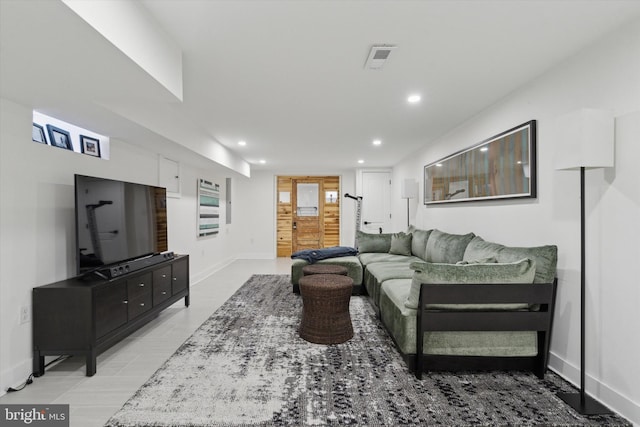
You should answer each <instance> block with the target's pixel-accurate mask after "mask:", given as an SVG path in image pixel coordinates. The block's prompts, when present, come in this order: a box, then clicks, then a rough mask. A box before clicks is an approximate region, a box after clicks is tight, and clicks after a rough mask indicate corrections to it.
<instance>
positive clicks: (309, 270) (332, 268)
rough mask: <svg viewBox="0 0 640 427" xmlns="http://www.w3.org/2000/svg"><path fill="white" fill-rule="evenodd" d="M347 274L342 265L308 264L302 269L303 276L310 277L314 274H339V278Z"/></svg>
mask: <svg viewBox="0 0 640 427" xmlns="http://www.w3.org/2000/svg"><path fill="white" fill-rule="evenodd" d="M347 273H348V270H347V267H345V266H342V265H334V264H310V265H305V266H304V267H302V275H303V276H311V275H314V274H339V275H340V276H346V275H347Z"/></svg>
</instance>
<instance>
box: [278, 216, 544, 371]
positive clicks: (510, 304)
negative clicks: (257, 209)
mask: <svg viewBox="0 0 640 427" xmlns="http://www.w3.org/2000/svg"><path fill="white" fill-rule="evenodd" d="M357 242H358V255H357V256H351V257H344V258H345V259H342V258H329V259H325V260H323V261H321V262H323V263H328V264H340V265H345V266H347V268H348V271H349V276H350V277H352V279H353V280H354V290H356V289H357V290H356V292H362V293H365V292H366V294H368V295H369V300H370V302H371V304H372V305H373V307H374V308H375V310H376V312H377V313H378V315H379V318H380V321H381V322H382V324H383V325H384V326H385V328H386V329H387V331H388V332H389V335H390V336H391V337H392V338H393V340H394V342H395V343H396V346H397V348H398V350H399V351H400V352H401V353H402V355H403V358H404V359H405V361H406V362H407V364H408V365H409V366H410V368H411V369H416V373H417V374H418V375H420V374H421V373H422V371H423V370H426V371H428V370H459V369H482V370H484V369H527V370H532V371H534V372H535V373H536V374H537V375H538V376H542V375H544V371H545V370H546V366H547V357H548V351H549V342H550V333H551V324H552V321H553V309H554V300H555V290H556V280H555V276H556V264H557V247H556V246H553V245H548V246H539V247H508V246H504V245H501V244H497V243H492V242H487V241H485V240H484V239H482V238H481V237H479V236H476V235H475V234H473V233H468V234H464V235H457V234H450V233H445V232H442V231H440V230H421V229H417V228H415V227H413V226H410V227H409V229H408V230H407V232H406V233H395V234H366V233H361V232H358V236H357ZM306 264H307V263H306V261H302V260H294V262H293V265H292V270H291V271H292V274H291V277H292V284H293V286H294V291H295V290H296V285H297V281H298V279H299V278H300V277H301V275H302V267H303V266H304V265H306ZM356 287H357V288H356ZM419 348H420V349H422V351H418V349H419ZM418 356H419V357H418Z"/></svg>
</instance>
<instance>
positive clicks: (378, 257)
mask: <svg viewBox="0 0 640 427" xmlns="http://www.w3.org/2000/svg"><path fill="white" fill-rule="evenodd" d="M358 259H359V260H360V262H361V263H362V265H365V266H366V265H369V264H373V263H376V262H405V263H407V268H409V264H411V263H412V262H416V261H417V262H420V261H422V259H420V258H418V257H415V256H406V255H394V254H388V253H384V254H382V253H375V252H368V253H364V254H358Z"/></svg>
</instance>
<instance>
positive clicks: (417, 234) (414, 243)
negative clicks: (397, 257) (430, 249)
mask: <svg viewBox="0 0 640 427" xmlns="http://www.w3.org/2000/svg"><path fill="white" fill-rule="evenodd" d="M432 231H433V230H419V229H415V230H413V231H412V232H411V235H412V236H413V237H412V238H411V253H412V254H413V255H414V256H417V257H420V258H422V259H423V260H425V261H426V260H427V242H428V241H429V236H430V235H431V232H432Z"/></svg>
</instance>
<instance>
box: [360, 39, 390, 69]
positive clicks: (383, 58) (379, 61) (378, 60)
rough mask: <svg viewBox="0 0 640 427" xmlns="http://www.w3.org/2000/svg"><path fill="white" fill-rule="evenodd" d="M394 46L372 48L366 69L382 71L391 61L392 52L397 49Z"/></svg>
mask: <svg viewBox="0 0 640 427" xmlns="http://www.w3.org/2000/svg"><path fill="white" fill-rule="evenodd" d="M395 48H396V46H393V45H384V44H383V45H377V46H375V45H374V46H371V50H370V51H369V57H368V58H367V62H365V63H364V68H365V69H367V70H380V69H382V67H383V66H384V64H385V63H386V62H387V60H388V59H389V55H390V54H391V51H392V50H393V49H395Z"/></svg>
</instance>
